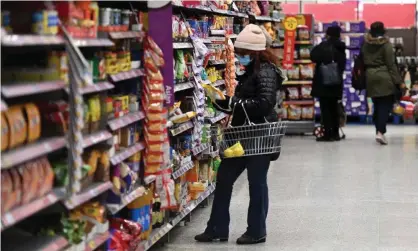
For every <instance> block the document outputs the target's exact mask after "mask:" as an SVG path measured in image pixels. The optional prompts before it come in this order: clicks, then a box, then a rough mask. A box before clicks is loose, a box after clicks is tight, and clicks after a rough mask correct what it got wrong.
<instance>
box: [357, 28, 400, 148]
mask: <svg viewBox="0 0 418 251" xmlns="http://www.w3.org/2000/svg"><path fill="white" fill-rule="evenodd" d="M385 33H386V31H385V27H384V25H383V23H382V22H375V23H372V25H371V26H370V31H369V33H367V34H366V35H365V43H364V45H363V47H362V53H363V58H364V65H365V67H366V91H367V96H369V97H371V98H372V101H373V105H374V112H373V121H374V124H375V127H376V141H377V142H378V143H380V144H382V145H387V144H388V142H387V140H386V137H385V133H386V124H387V121H388V119H389V115H390V112H391V111H392V108H393V103H394V101H395V93H396V92H397V89H398V88H397V87H396V85H401V87H404V85H402V84H401V83H402V80H401V77H400V74H399V72H398V69H397V67H396V63H395V55H394V52H393V47H392V45H391V43H390V42H389V39H388V38H387V37H386V36H385ZM401 87H400V88H401ZM400 88H399V89H400Z"/></svg>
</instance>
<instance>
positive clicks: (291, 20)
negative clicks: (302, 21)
mask: <svg viewBox="0 0 418 251" xmlns="http://www.w3.org/2000/svg"><path fill="white" fill-rule="evenodd" d="M297 26H298V20H297V19H296V17H286V18H285V19H284V28H285V30H287V31H294V30H296V28H297Z"/></svg>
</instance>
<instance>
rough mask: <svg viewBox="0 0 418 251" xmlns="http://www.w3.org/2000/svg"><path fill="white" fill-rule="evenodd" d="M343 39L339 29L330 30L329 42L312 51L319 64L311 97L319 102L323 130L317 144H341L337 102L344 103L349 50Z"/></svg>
mask: <svg viewBox="0 0 418 251" xmlns="http://www.w3.org/2000/svg"><path fill="white" fill-rule="evenodd" d="M340 37H341V28H340V27H338V26H333V27H329V28H328V29H327V33H326V40H325V41H323V42H322V43H321V44H319V45H317V46H316V47H314V48H313V49H312V51H311V60H312V61H313V62H314V63H315V64H316V66H315V74H314V79H313V85H312V93H311V95H312V96H313V97H316V98H319V104H320V106H321V117H322V122H323V126H324V135H323V136H321V137H318V138H317V141H324V142H329V141H335V140H336V141H338V140H340V135H339V118H340V117H339V112H338V109H339V106H338V100H341V99H342V94H343V72H344V68H345V63H346V55H345V49H346V46H345V44H344V43H343V42H342V41H341V40H340Z"/></svg>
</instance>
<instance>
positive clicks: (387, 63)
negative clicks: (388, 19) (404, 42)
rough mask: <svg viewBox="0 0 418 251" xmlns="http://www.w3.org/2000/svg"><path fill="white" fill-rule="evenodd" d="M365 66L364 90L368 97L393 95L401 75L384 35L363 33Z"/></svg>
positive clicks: (391, 48) (390, 46) (399, 82)
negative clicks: (376, 35)
mask: <svg viewBox="0 0 418 251" xmlns="http://www.w3.org/2000/svg"><path fill="white" fill-rule="evenodd" d="M362 52H363V55H364V64H365V66H366V90H367V95H368V96H369V97H382V96H389V95H393V94H395V92H396V90H397V89H396V86H395V84H401V81H402V80H401V77H400V75H399V72H398V69H397V67H396V64H395V55H394V52H393V47H392V45H391V44H390V43H389V40H388V39H387V38H386V37H372V36H371V35H370V34H366V35H365V43H364V45H363V47H362Z"/></svg>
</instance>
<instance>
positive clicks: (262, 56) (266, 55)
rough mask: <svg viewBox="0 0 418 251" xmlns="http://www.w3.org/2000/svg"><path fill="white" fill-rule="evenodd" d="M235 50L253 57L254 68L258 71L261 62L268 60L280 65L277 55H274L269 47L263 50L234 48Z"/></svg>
mask: <svg viewBox="0 0 418 251" xmlns="http://www.w3.org/2000/svg"><path fill="white" fill-rule="evenodd" d="M235 52H236V53H238V54H242V55H250V56H251V57H252V58H253V59H254V70H255V71H259V70H260V65H261V62H268V63H271V64H274V65H276V66H277V67H279V66H280V63H281V62H280V60H279V57H278V56H276V55H275V54H274V53H273V51H272V50H271V49H270V48H267V49H265V50H264V51H250V50H245V49H238V48H236V49H235Z"/></svg>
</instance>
